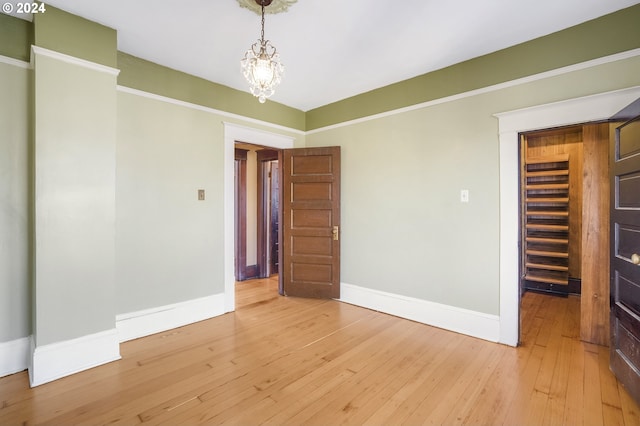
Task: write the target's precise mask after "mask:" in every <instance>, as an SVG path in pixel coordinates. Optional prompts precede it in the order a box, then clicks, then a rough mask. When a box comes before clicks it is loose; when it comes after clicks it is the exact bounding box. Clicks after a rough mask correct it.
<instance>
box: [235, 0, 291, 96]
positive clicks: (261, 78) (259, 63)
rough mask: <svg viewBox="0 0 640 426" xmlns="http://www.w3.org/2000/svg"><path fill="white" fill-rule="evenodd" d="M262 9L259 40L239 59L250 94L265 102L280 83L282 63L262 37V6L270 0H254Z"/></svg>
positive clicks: (282, 69) (272, 47) (267, 4)
mask: <svg viewBox="0 0 640 426" xmlns="http://www.w3.org/2000/svg"><path fill="white" fill-rule="evenodd" d="M255 1H256V3H257V4H258V5H259V6H260V7H261V9H262V31H261V33H260V40H258V41H257V42H256V43H254V44H253V45H252V46H251V48H250V49H249V50H247V52H246V53H245V54H244V58H243V59H242V60H241V61H240V65H241V66H242V74H243V75H244V78H246V79H247V81H248V82H249V89H250V90H251V94H252V95H253V96H255V97H257V98H258V100H259V101H260V103H265V101H266V100H267V98H268V97H270V96H271V95H273V94H274V93H275V88H276V87H277V86H278V84H280V81H281V79H282V74H283V73H284V65H282V63H281V62H280V54H279V53H278V52H277V51H276V48H275V47H274V46H273V45H272V44H271V42H270V41H269V40H265V39H264V7H265V6H269V5H270V4H271V1H272V0H255Z"/></svg>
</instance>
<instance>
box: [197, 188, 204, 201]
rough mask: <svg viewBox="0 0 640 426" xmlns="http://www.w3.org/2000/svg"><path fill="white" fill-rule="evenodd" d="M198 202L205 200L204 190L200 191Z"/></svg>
mask: <svg viewBox="0 0 640 426" xmlns="http://www.w3.org/2000/svg"><path fill="white" fill-rule="evenodd" d="M198 200H199V201H202V200H204V189H198Z"/></svg>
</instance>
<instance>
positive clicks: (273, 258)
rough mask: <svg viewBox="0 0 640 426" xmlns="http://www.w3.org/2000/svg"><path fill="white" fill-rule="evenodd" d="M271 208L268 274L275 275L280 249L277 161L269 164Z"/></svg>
mask: <svg viewBox="0 0 640 426" xmlns="http://www.w3.org/2000/svg"><path fill="white" fill-rule="evenodd" d="M269 176H270V177H271V179H270V183H271V190H270V191H269V193H270V194H271V203H270V204H271V207H270V215H269V218H270V220H269V261H270V268H269V270H270V273H271V274H277V273H278V271H279V262H280V260H279V247H280V238H279V237H278V235H279V234H280V232H279V229H280V222H279V221H278V212H279V211H280V167H279V166H278V161H272V162H271V171H270V172H269Z"/></svg>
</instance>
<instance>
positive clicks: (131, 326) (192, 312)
mask: <svg viewBox="0 0 640 426" xmlns="http://www.w3.org/2000/svg"><path fill="white" fill-rule="evenodd" d="M224 313H225V309H224V293H220V294H214V295H212V296H207V297H202V298H199V299H194V300H188V301H186V302H181V303H174V304H172V305H166V306H160V307H157V308H152V309H145V310H143V311H137V312H130V313H128V314H121V315H117V316H116V328H117V329H118V335H119V339H120V341H121V342H126V341H127V340H133V339H137V338H139V337H144V336H148V335H150V334H155V333H160V332H162V331H166V330H171V329H172V328H176V327H182V326H183V325H187V324H192V323H194V322H198V321H202V320H205V319H209V318H213V317H216V316H218V315H222V314H224Z"/></svg>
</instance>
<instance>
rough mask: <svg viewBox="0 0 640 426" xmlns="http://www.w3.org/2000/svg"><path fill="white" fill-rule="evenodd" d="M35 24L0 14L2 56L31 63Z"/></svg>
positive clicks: (0, 52)
mask: <svg viewBox="0 0 640 426" xmlns="http://www.w3.org/2000/svg"><path fill="white" fill-rule="evenodd" d="M31 44H33V24H31V22H27V21H24V20H22V19H18V18H15V17H13V16H9V15H5V14H4V13H0V55H3V56H8V57H10V58H14V59H19V60H21V61H26V62H29V57H30V56H31Z"/></svg>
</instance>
